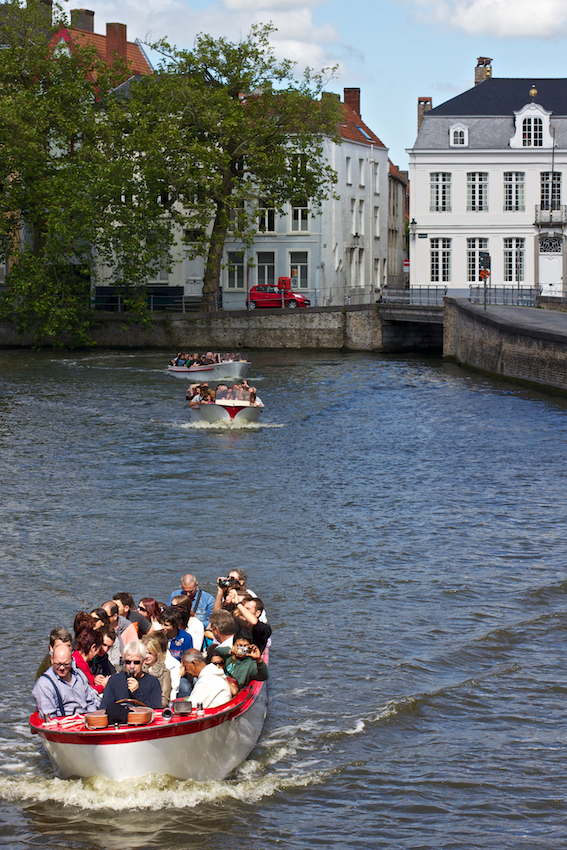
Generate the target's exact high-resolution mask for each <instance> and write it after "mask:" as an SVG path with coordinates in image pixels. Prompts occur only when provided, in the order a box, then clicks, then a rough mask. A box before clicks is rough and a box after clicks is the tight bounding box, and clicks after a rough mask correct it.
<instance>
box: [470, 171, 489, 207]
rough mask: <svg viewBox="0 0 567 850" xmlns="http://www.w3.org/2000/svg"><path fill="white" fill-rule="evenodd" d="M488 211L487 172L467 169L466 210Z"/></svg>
mask: <svg viewBox="0 0 567 850" xmlns="http://www.w3.org/2000/svg"><path fill="white" fill-rule="evenodd" d="M487 211H488V173H487V172H486V171H469V173H468V174H467V212H487Z"/></svg>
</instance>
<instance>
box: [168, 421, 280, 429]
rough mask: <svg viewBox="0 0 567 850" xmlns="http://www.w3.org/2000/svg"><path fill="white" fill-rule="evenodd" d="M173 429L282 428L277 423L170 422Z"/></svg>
mask: <svg viewBox="0 0 567 850" xmlns="http://www.w3.org/2000/svg"><path fill="white" fill-rule="evenodd" d="M171 425H173V427H174V428H181V429H182V430H183V431H261V430H262V429H263V428H284V427H285V426H284V425H283V424H282V423H277V422H243V421H241V420H240V421H238V420H236V419H232V420H230V421H227V422H224V421H220V422H182V423H178V422H177V423H176V422H172V423H171Z"/></svg>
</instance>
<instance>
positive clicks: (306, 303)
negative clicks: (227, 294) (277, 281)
mask: <svg viewBox="0 0 567 850" xmlns="http://www.w3.org/2000/svg"><path fill="white" fill-rule="evenodd" d="M284 279H285V278H284ZM282 295H283V302H282ZM282 303H283V306H285V307H292V308H295V307H310V306H311V301H310V300H309V298H306V297H305V296H304V295H301V293H299V292H292V290H291V289H288V287H287V286H281V285H280V286H267V285H262V286H253V287H252V289H251V290H250V293H249V296H248V298H247V299H246V306H247V307H250V309H251V310H253V309H254V308H255V307H281V306H282Z"/></svg>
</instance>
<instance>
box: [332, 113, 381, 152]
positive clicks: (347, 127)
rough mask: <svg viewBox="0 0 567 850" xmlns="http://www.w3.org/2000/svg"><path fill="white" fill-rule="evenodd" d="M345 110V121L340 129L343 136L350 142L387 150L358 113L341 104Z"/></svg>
mask: <svg viewBox="0 0 567 850" xmlns="http://www.w3.org/2000/svg"><path fill="white" fill-rule="evenodd" d="M341 106H342V108H343V121H342V124H341V127H340V131H341V136H342V137H343V139H346V140H347V141H349V142H359V143H360V144H363V145H377V146H378V147H381V148H385V147H386V145H384V144H382V142H381V141H380V139H379V138H378V136H377V135H376V133H373V132H372V130H371V129H370V127H367V126H366V124H365V123H364V121H363V120H362V118H361V117H360V115H359V114H358V112H355V111H354V109H352V108H351V107H350V106H347V104H346V103H342V104H341Z"/></svg>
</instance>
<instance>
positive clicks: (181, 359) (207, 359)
mask: <svg viewBox="0 0 567 850" xmlns="http://www.w3.org/2000/svg"><path fill="white" fill-rule="evenodd" d="M239 360H242V356H241V355H240V354H239V353H238V352H236V353H235V352H234V351H227V352H225V353H224V354H219V353H218V352H217V353H213V352H212V351H207V353H206V354H197V353H196V352H195V354H182V353H181V352H180V351H179V352H178V353H177V354H176V355H175V357H172V358H171V360H170V361H169V365H170V366H186V367H187V368H188V369H190V368H191V366H214V364H215V363H237V362H238V361H239Z"/></svg>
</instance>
